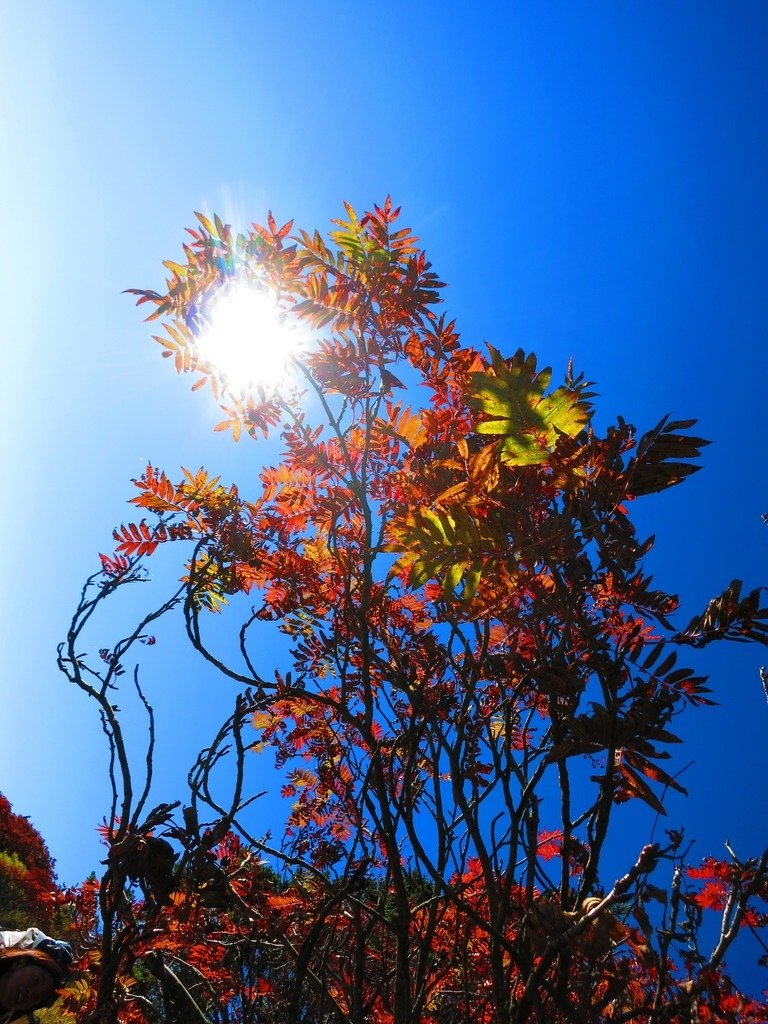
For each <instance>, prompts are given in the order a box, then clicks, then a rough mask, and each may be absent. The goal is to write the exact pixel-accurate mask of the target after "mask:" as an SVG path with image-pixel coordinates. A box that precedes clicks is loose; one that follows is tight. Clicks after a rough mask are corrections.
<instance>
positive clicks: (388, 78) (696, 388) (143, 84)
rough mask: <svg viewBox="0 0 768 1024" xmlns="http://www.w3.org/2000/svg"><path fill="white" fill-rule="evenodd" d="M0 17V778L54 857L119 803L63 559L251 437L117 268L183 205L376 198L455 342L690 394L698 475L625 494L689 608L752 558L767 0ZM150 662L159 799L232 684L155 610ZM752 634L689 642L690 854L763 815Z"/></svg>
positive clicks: (247, 469)
mask: <svg viewBox="0 0 768 1024" xmlns="http://www.w3.org/2000/svg"><path fill="white" fill-rule="evenodd" d="M0 10H2V25H3V30H2V33H0V153H2V155H3V156H2V160H1V161H0V186H1V191H0V195H2V225H1V228H0V230H1V231H2V241H3V244H2V246H0V281H2V286H3V298H4V301H3V319H2V322H1V323H0V341H1V342H2V368H3V370H4V384H5V387H4V389H3V402H2V405H1V406H0V418H1V419H2V431H3V436H4V438H5V442H4V445H3V484H4V488H3V496H4V500H3V502H2V505H0V522H1V524H2V536H3V537H4V539H5V544H4V557H3V567H4V581H3V583H4V585H3V588H2V597H1V600H2V609H0V613H1V614H0V621H1V622H2V623H3V632H4V635H3V642H2V645H1V647H0V652H1V653H0V657H1V658H2V663H1V664H0V691H1V692H2V699H3V713H2V716H1V717H0V749H2V763H3V765H4V768H3V770H2V773H0V790H1V791H3V792H5V793H6V794H7V795H8V797H9V798H10V799H11V801H12V803H13V804H14V807H15V809H16V810H17V811H18V812H20V813H24V814H28V815H30V816H31V818H32V820H33V821H34V823H35V824H36V825H37V826H38V827H39V828H40V829H41V831H42V832H43V834H44V836H45V837H46V839H47V840H48V842H49V845H50V847H51V850H52V853H53V854H54V856H55V857H56V859H57V862H58V867H59V874H60V877H61V878H62V880H63V881H65V882H75V881H77V880H79V879H80V878H81V877H82V876H83V875H84V874H85V873H86V872H87V871H89V870H90V869H91V868H92V867H94V866H95V864H96V861H97V860H98V858H99V857H100V856H101V851H100V848H99V846H98V841H97V837H96V834H95V831H94V828H95V826H96V824H97V823H98V821H99V820H100V818H101V816H102V815H103V814H104V813H105V811H106V809H107V806H108V792H107V787H106V781H105V774H104V767H105V763H106V751H105V746H104V743H103V740H102V737H101V734H100V731H99V727H98V723H97V720H96V717H95V713H94V712H95V709H94V708H91V707H88V705H87V702H86V701H85V700H84V698H82V697H81V695H80V694H78V693H77V692H75V691H74V690H72V689H70V688H69V687H68V686H67V684H66V683H65V681H64V680H63V677H60V676H59V675H58V672H57V669H56V665H55V648H56V644H57V643H58V641H59V640H60V639H62V638H63V636H64V634H65V632H66V628H67V624H68V620H69V616H70V614H71V611H72V609H73V607H74V605H75V602H76V598H77V594H78V591H79V587H80V585H81V582H82V580H83V579H84V577H85V576H86V575H87V574H88V573H89V572H90V571H93V570H94V569H95V568H96V567H97V555H98V552H99V551H104V550H109V549H110V546H111V541H110V538H111V530H112V528H113V526H114V525H116V524H117V523H118V522H120V521H121V520H124V519H126V518H127V517H128V516H129V514H130V513H129V510H128V509H127V507H126V505H125V501H126V500H127V498H129V497H130V496H131V487H130V482H129V481H130V479H131V478H132V477H134V476H137V475H138V474H140V473H141V472H142V470H143V468H144V467H145V466H146V463H147V461H150V460H151V461H152V462H153V463H154V464H156V465H159V466H162V467H164V468H165V469H167V470H168V471H169V473H171V475H175V474H176V471H177V467H178V466H180V465H185V466H189V467H191V468H195V467H197V466H199V465H201V464H204V465H205V466H206V467H207V468H208V469H210V470H211V471H215V472H217V473H221V474H222V476H223V477H224V479H233V480H237V481H238V482H239V483H240V484H241V485H242V486H243V488H244V489H246V488H247V481H248V480H254V481H255V480H256V478H257V474H258V469H259V466H260V464H261V461H262V459H263V457H264V455H263V453H262V451H261V450H260V449H259V448H258V447H257V446H254V445H253V444H244V443H241V444H240V445H239V446H237V447H235V446H233V445H232V443H231V441H230V440H229V438H228V436H226V435H220V434H213V433H212V432H211V427H212V425H213V424H214V423H215V422H216V421H217V419H218V418H219V416H218V414H217V410H216V408H215V407H214V406H213V404H212V402H211V401H210V399H209V398H208V397H206V396H205V395H191V394H190V393H189V391H188V386H187V382H186V381H184V380H180V379H178V378H176V377H175V375H174V374H173V372H172V370H171V368H170V366H169V365H168V364H167V363H166V362H164V361H163V360H161V359H160V357H159V349H158V348H157V346H155V345H154V343H153V342H151V340H150V333H151V332H150V330H149V328H148V327H147V325H144V324H143V323H142V317H141V314H140V311H137V310H136V309H135V308H134V307H133V305H132V302H131V300H130V298H129V297H128V296H124V295H121V291H122V289H124V288H127V287H131V286H138V287H154V286H157V285H159V284H161V283H162V267H161V261H162V260H163V259H168V258H174V257H175V256H176V255H177V254H178V253H179V252H180V246H181V242H182V239H183V229H184V227H186V226H188V225H191V223H192V221H193V213H192V211H193V210H195V209H204V210H208V211H212V210H216V211H218V212H219V213H220V214H221V216H222V217H223V218H224V219H228V220H234V221H235V222H236V223H239V224H241V225H242V224H247V223H248V222H250V221H251V220H261V219H262V218H263V216H264V215H265V213H266V210H267V209H270V208H271V209H272V210H274V212H275V216H276V217H277V218H278V220H280V219H281V218H282V219H283V220H285V219H288V218H289V217H292V216H293V217H296V219H297V222H298V223H299V224H301V225H302V226H305V227H308V228H311V227H314V226H318V227H320V228H321V229H324V228H325V227H327V225H328V221H329V219H330V218H331V217H333V216H337V215H338V214H339V212H340V209H341V202H342V200H345V199H346V200H348V201H350V202H352V203H353V205H355V206H358V207H365V206H366V204H370V203H372V202H375V201H380V200H382V199H383V198H384V196H385V195H387V194H388V193H391V194H392V196H393V197H394V199H395V200H396V201H397V202H398V203H400V204H402V205H403V207H404V216H405V220H406V222H407V223H409V224H411V225H412V226H413V227H414V228H415V229H416V231H417V233H418V234H419V235H420V236H421V238H422V240H423V242H424V244H425V246H426V248H427V250H428V253H429V255H430V257H431V258H432V260H433V263H434V265H435V267H436V269H437V270H438V272H439V273H440V274H441V276H442V277H443V279H444V280H446V281H447V282H448V284H449V288H448V290H447V292H446V295H445V299H446V308H447V310H448V311H449V312H450V313H451V314H452V315H455V316H457V318H458V321H459V326H460V328H461V330H462V334H463V336H464V338H465V339H466V340H467V341H468V342H470V343H472V344H475V345H481V344H482V343H483V342H484V341H488V342H490V343H492V344H494V345H495V346H496V347H498V348H500V349H502V350H503V351H505V352H509V351H512V350H514V349H515V348H517V347H518V346H522V347H524V348H526V349H527V350H533V351H535V352H536V353H537V354H538V356H539V360H540V362H541V363H545V364H549V365H552V366H553V367H554V369H555V375H556V376H557V375H558V374H560V373H561V372H562V371H563V370H564V368H565V365H566V363H567V360H568V358H569V357H570V356H573V357H574V361H575V364H576V367H577V369H580V370H584V371H585V372H586V374H587V376H588V377H589V378H591V379H593V380H595V381H596V382H597V384H598V390H599V392H600V395H601V397H600V399H599V400H598V410H599V413H598V422H599V423H601V424H602V425H605V424H607V423H608V422H609V421H610V420H611V419H612V418H614V417H615V416H616V415H617V414H622V415H623V416H624V417H625V418H626V419H628V420H629V421H630V422H633V423H635V424H636V425H637V426H638V427H639V428H640V429H647V428H648V427H651V426H653V425H655V423H656V422H657V421H658V420H659V419H660V418H661V416H662V415H664V414H665V413H667V412H671V413H673V414H674V415H675V416H678V417H689V416H690V417H698V418H699V420H700V431H701V433H702V434H703V435H704V436H706V437H708V438H711V439H712V440H713V441H714V442H715V443H714V444H713V445H712V446H711V447H710V448H709V449H707V450H706V453H705V468H704V470H703V471H702V472H701V473H699V474H697V475H696V476H695V477H694V478H693V479H692V480H690V481H688V482H687V483H686V484H685V485H683V486H682V487H681V488H679V489H677V490H676V491H673V492H670V493H669V494H667V495H662V496H659V497H657V498H653V499H650V500H648V501H646V502H645V503H644V506H645V507H644V508H642V509H640V508H639V509H638V515H639V517H640V520H641V522H642V524H643V527H644V528H645V529H647V532H652V531H653V532H656V534H657V545H656V548H655V550H654V553H653V556H652V559H651V564H652V568H653V569H654V571H655V572H656V574H657V579H658V582H659V585H660V586H663V587H666V588H669V589H671V590H678V591H679V592H680V593H681V596H682V600H683V612H682V613H681V615H680V623H681V625H683V624H685V623H686V622H687V621H688V618H689V617H690V615H692V614H693V613H694V612H695V611H697V610H699V609H700V608H701V607H703V604H704V603H705V602H706V600H707V599H708V598H709V597H711V596H713V595H714V594H715V593H718V592H719V591H720V590H722V589H723V588H724V587H725V586H726V585H727V584H728V583H729V582H730V580H731V579H732V578H733V577H739V578H742V579H744V580H745V582H746V584H747V585H748V586H756V585H758V584H759V583H761V582H764V581H766V579H768V571H767V570H768V564H767V562H768V560H767V559H766V550H768V547H767V545H768V527H766V526H764V525H763V524H762V523H761V520H760V516H761V514H762V513H764V512H767V511H768V487H766V475H765V450H766V441H767V440H768V436H767V434H768V432H767V430H766V426H765V422H766V416H765V385H766V379H767V377H768V375H767V374H766V369H767V366H766V363H767V362H768V357H767V356H766V344H765V329H766V321H767V320H768V289H766V270H767V269H768V261H767V260H766V245H767V244H768V204H766V199H767V198H768V187H767V182H768V179H767V178H766V164H767V162H768V161H767V159H766V158H767V157H768V109H767V108H768V65H767V64H766V61H765V53H766V52H767V51H768V6H766V5H765V4H763V3H759V2H755V3H748V2H738V0H734V2H732V3H729V4H722V3H707V2H698V3H686V2H680V3H676V4H673V5H671V4H669V3H666V2H653V0H648V2H643V3H640V2H626V3H621V4H616V3H613V2H609V0H606V2H596V0H585V2H580V3H565V2H562V3H546V2H537V3H532V2H529V3H516V4H500V3H499V4H492V3H477V4H475V5H473V6H472V7H471V9H470V7H469V6H468V5H466V4H464V3H452V2H442V3H437V2H423V3H421V4H419V5H410V4H406V3H401V2H393V3H391V4H389V5H382V4H373V3H365V2H364V3H360V2H357V3H346V2H344V3H335V4H331V5H314V4H297V5H292V6H291V7H290V8H287V7H284V6H283V5H279V4H276V3H261V4H256V3H237V2H233V3H229V4H227V5H225V6H222V7H219V6H218V5H213V4H204V3H201V2H189V3H185V4H184V5H181V4H170V3H152V4H150V3H146V2H136V3H134V4H131V5H101V4H96V3H78V2H73V3H70V4H67V5H66V6H65V5H62V4H56V3H35V2H31V3H29V4H26V5H25V6H24V9H23V11H22V10H21V7H20V5H13V4H11V3H4V4H2V7H1V8H0ZM129 612H130V609H126V614H128V613H129ZM110 626H111V627H113V628H114V626H115V624H114V622H111V623H110ZM265 643H267V640H265ZM94 645H95V646H101V645H102V644H101V643H100V642H99V643H97V642H96V640H94ZM267 650H268V648H267ZM155 651H156V652H157V653H155ZM152 657H153V658H155V661H154V663H152V665H151V666H149V664H148V671H149V672H150V677H148V678H151V682H152V685H153V696H154V699H155V703H156V706H157V711H158V731H159V737H160V738H159V762H160V765H161V769H160V772H159V776H158V789H157V797H158V800H160V799H168V798H171V797H173V796H174V795H175V791H177V790H179V789H180V787H181V783H182V782H183V779H184V777H185V775H186V769H187V766H188V764H189V762H190V759H191V757H192V756H193V754H194V752H195V751H196V750H197V749H198V748H199V747H200V746H202V745H203V744H204V743H206V742H207V740H208V739H209V738H210V729H211V725H212V723H213V722H214V721H216V720H217V718H218V717H223V714H224V713H225V710H226V708H227V707H228V706H229V704H230V702H231V700H232V699H233V694H232V692H231V691H230V690H228V689H227V687H226V685H225V684H223V683H221V682H217V683H214V682H213V681H212V680H211V679H210V678H209V677H207V676H205V675H204V674H202V673H201V670H200V668H199V665H198V663H197V662H196V661H195V660H194V659H192V658H191V657H190V656H189V655H188V654H187V653H186V652H185V651H184V650H183V648H182V645H181V644H180V643H179V641H178V634H174V632H173V629H172V628H170V627H168V630H167V635H165V634H163V635H162V636H161V643H159V644H158V645H157V649H153V651H152ZM763 661H768V653H763V652H761V651H760V650H759V649H757V648H754V647H734V646H732V647H728V648H724V649H721V650H720V651H718V652H712V653H711V654H710V652H706V657H704V658H703V659H702V660H701V662H700V664H701V665H703V667H705V668H707V669H708V670H709V671H710V673H711V676H712V685H713V688H714V690H715V697H716V699H717V700H719V701H720V703H721V707H720V708H719V709H716V710H714V711H700V712H699V713H698V714H694V715H692V716H689V717H690V718H691V719H692V721H690V722H689V724H688V725H687V726H686V729H687V733H686V736H687V738H688V740H689V747H688V748H686V749H684V750H682V751H681V753H680V755H679V764H680V765H682V764H684V763H685V762H686V761H688V760H691V759H693V760H695V764H694V766H693V767H692V768H691V769H689V770H688V771H687V772H686V774H685V777H684V781H685V783H686V784H687V785H688V787H689V789H690V791H691V794H692V795H691V797H690V799H689V800H687V801H683V800H682V799H680V800H678V799H677V798H675V800H674V801H670V817H669V824H670V825H677V824H679V823H686V824H687V825H688V826H689V830H690V832H691V833H692V834H695V835H697V836H699V837H700V843H699V844H698V846H697V848H696V849H697V851H699V852H700V853H701V855H704V853H707V852H714V853H722V850H723V848H722V845H721V844H722V840H723V839H724V838H726V837H727V838H729V839H730V841H731V842H732V843H733V844H734V846H735V847H736V849H737V850H738V851H740V852H741V851H743V855H744V856H748V855H749V854H752V853H755V852H756V851H757V848H758V847H759V846H760V844H761V843H765V842H766V840H768V828H766V819H767V817H768V816H767V815H766V811H767V810H768V806H767V803H768V798H766V788H765V785H764V779H765V778H766V775H768V753H767V752H766V751H767V750H768V748H767V746H766V744H765V733H766V726H768V707H766V703H765V698H764V696H763V694H762V691H761V688H760V684H759V679H758V666H759V665H760V664H761V663H762V662H763ZM139 738H140V734H139V732H138V730H137V733H136V739H137V743H138V741H139ZM258 770H259V771H263V772H265V773H266V775H265V782H267V783H268V782H269V778H268V774H269V773H268V769H267V766H266V764H265V765H264V766H263V767H262V768H259V769H258ZM640 839H641V841H642V837H640Z"/></svg>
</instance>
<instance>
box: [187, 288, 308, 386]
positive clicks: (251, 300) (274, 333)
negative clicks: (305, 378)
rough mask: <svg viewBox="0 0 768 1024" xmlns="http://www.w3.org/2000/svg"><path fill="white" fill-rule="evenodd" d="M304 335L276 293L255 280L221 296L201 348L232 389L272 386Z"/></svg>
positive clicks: (277, 382) (279, 379) (282, 377)
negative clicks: (277, 299) (261, 286)
mask: <svg viewBox="0 0 768 1024" xmlns="http://www.w3.org/2000/svg"><path fill="white" fill-rule="evenodd" d="M304 339H305V335H304V332H303V330H302V328H301V326H300V325H299V324H298V323H297V321H296V320H295V319H293V320H292V319H291V317H290V316H286V315H285V314H284V313H283V312H282V311H281V310H280V308H279V307H278V305H277V302H276V301H275V298H274V296H273V295H272V294H271V293H270V292H269V291H268V290H266V289H264V288H259V287H257V286H249V285H238V286H235V287H234V288H231V289H230V290H229V291H227V292H226V293H225V294H224V295H222V296H221V298H219V299H217V300H216V302H215V303H214V305H213V306H212V307H211V309H210V310H209V313H208V327H207V328H206V329H205V330H204V331H203V332H202V333H201V334H200V336H199V338H198V342H197V347H198V352H199V354H200V355H201V356H202V358H203V359H205V361H206V362H207V363H208V364H209V365H211V366H212V367H215V368H216V369H217V370H218V371H219V372H220V373H221V375H222V377H226V379H227V384H228V385H229V387H230V389H231V390H232V391H241V392H242V391H247V390H248V389H249V388H251V387H258V386H261V387H263V388H266V389H268V390H269V389H273V388H276V387H278V386H279V385H280V384H281V383H283V382H284V381H285V380H286V379H287V377H288V376H289V373H290V362H291V358H292V357H293V356H295V355H296V354H297V352H298V351H299V350H300V349H301V348H302V346H303V343H304Z"/></svg>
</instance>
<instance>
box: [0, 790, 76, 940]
mask: <svg viewBox="0 0 768 1024" xmlns="http://www.w3.org/2000/svg"><path fill="white" fill-rule="evenodd" d="M62 897H63V894H62V892H61V890H60V888H59V886H58V884H57V882H56V873H55V871H54V862H53V860H52V859H51V855H50V853H49V852H48V847H47V846H46V845H45V842H44V841H43V837H42V836H41V835H40V833H39V832H38V831H37V829H36V828H35V827H34V825H32V824H31V823H30V821H29V819H28V818H25V817H23V816H22V815H20V814H14V812H13V810H12V808H11V803H10V801H9V800H8V798H7V797H5V796H3V794H2V793H0V928H2V929H3V930H8V931H16V930H22V931H24V930H25V929H27V928H30V927H33V926H34V927H37V928H40V930H41V931H47V930H50V929H51V928H52V927H53V924H54V919H55V917H56V910H57V907H58V906H59V905H60V904H61V901H62Z"/></svg>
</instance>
